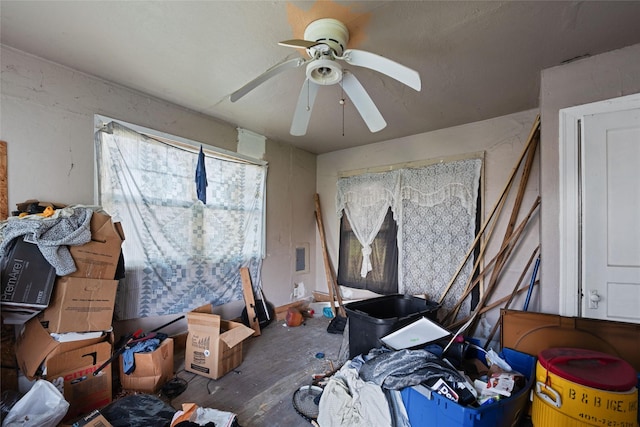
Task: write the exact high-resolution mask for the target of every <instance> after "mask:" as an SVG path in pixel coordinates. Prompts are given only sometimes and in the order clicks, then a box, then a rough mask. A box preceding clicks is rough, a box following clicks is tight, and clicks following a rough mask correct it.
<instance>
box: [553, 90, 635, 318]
mask: <svg viewBox="0 0 640 427" xmlns="http://www.w3.org/2000/svg"><path fill="white" fill-rule="evenodd" d="M634 108H640V93H636V94H633V95H627V96H622V97H619V98H613V99H608V100H605V101H598V102H593V103H589V104H584V105H578V106H576V107H569V108H564V109H561V110H560V112H559V115H560V117H559V136H560V141H559V166H560V171H559V172H560V173H559V180H560V182H559V197H560V221H559V223H560V224H559V225H560V284H559V285H560V286H559V288H560V306H559V311H560V315H562V316H572V317H582V304H581V295H582V273H583V266H582V259H583V256H584V253H583V246H582V175H584V171H583V170H582V164H583V161H584V159H583V158H582V156H583V153H582V150H581V127H582V125H583V120H582V119H583V118H584V116H587V115H591V114H601V113H611V112H615V111H624V110H630V109H634Z"/></svg>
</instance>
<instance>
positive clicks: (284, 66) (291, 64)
mask: <svg viewBox="0 0 640 427" xmlns="http://www.w3.org/2000/svg"><path fill="white" fill-rule="evenodd" d="M306 62H307V60H305V59H304V58H293V59H289V60H287V61H284V62H281V63H279V64H276V65H274V66H273V67H271V68H269V69H268V70H267V71H265V72H264V73H262V74H260V75H259V76H258V77H256V78H255V79H253V80H251V81H250V82H249V83H247V84H246V85H244V86H242V87H241V88H240V89H238V90H236V91H235V92H233V93H232V94H231V95H229V99H230V100H231V102H236V101H237V100H238V99H240V98H242V97H243V96H245V95H246V94H247V93H249V92H251V91H252V90H253V89H255V88H256V87H258V86H260V85H261V84H262V83H264V82H265V81H267V80H269V79H270V78H271V77H273V76H275V75H277V74H280V73H281V72H283V71H286V70H289V69H291V68H298V67H300V66H302V65H303V64H304V63H306Z"/></svg>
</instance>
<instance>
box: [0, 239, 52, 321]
mask: <svg viewBox="0 0 640 427" xmlns="http://www.w3.org/2000/svg"><path fill="white" fill-rule="evenodd" d="M0 271H1V274H2V278H1V279H0V282H1V285H2V300H1V302H2V305H3V306H15V307H20V308H25V307H31V308H34V309H40V310H42V309H44V308H46V307H47V306H48V305H49V299H50V298H51V291H52V290H53V285H54V282H55V279H56V271H55V269H54V268H53V266H52V265H51V264H49V262H48V261H47V260H46V259H45V258H44V256H42V253H41V252H40V249H39V248H38V246H37V245H35V244H34V243H30V242H29V237H28V236H27V235H25V236H20V237H16V238H15V239H13V240H12V241H11V243H10V244H9V248H8V250H7V252H6V254H5V256H4V257H2V260H1V262H0Z"/></svg>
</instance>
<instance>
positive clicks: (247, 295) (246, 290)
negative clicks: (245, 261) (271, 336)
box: [240, 267, 260, 337]
mask: <svg viewBox="0 0 640 427" xmlns="http://www.w3.org/2000/svg"><path fill="white" fill-rule="evenodd" d="M240 277H242V293H243V294H244V304H245V306H246V307H247V318H248V319H249V327H250V328H251V329H253V330H254V332H253V336H254V337H257V336H259V335H260V322H259V321H258V315H257V313H256V301H255V298H254V297H253V286H252V285H251V275H250V274H249V269H248V268H247V267H242V268H241V269H240Z"/></svg>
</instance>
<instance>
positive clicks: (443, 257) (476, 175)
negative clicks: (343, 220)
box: [336, 159, 482, 313]
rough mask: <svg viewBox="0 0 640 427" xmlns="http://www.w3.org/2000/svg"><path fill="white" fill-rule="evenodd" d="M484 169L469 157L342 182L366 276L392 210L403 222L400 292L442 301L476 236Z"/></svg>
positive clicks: (340, 204)
mask: <svg viewBox="0 0 640 427" xmlns="http://www.w3.org/2000/svg"><path fill="white" fill-rule="evenodd" d="M481 167H482V159H467V160H460V161H453V162H447V163H438V164H434V165H430V166H426V167H422V168H411V169H398V170H393V171H389V172H381V173H367V174H363V175H357V176H353V177H347V178H341V179H339V180H338V188H337V193H336V206H337V211H338V215H342V213H343V212H344V214H345V215H347V218H348V219H349V223H350V224H351V226H352V228H353V231H354V234H355V235H356V237H357V238H358V241H359V242H360V244H361V245H362V254H363V263H362V264H363V268H362V271H361V275H362V276H363V277H366V275H367V273H368V272H369V271H371V262H370V260H369V259H368V256H369V254H370V245H371V243H372V242H373V239H374V238H375V236H376V234H377V233H378V231H379V229H380V225H381V224H382V220H383V219H384V216H385V214H386V212H387V210H388V209H389V208H391V209H392V211H393V214H394V219H395V220H396V222H397V224H398V239H397V240H398V249H399V258H400V261H399V264H400V265H399V266H398V276H399V277H398V286H399V291H400V292H402V293H407V294H423V293H427V294H428V295H429V296H430V298H431V299H435V300H437V299H439V297H440V293H441V292H442V291H443V290H444V287H445V286H446V285H447V284H448V282H449V281H450V280H451V278H452V277H453V275H454V273H455V271H456V270H457V268H458V267H459V264H460V262H461V260H462V259H463V258H464V255H465V254H466V252H467V250H468V249H469V247H470V245H471V243H472V242H473V240H474V238H475V224H476V210H477V206H476V205H477V197H478V188H479V179H480V170H481ZM365 265H366V268H365ZM471 267H472V261H471V262H468V263H467V265H466V266H465V268H464V269H463V271H462V272H461V274H460V275H459V277H458V279H457V280H456V282H455V283H454V286H453V287H452V291H451V292H449V294H448V295H449V297H448V298H447V299H445V301H444V303H443V306H445V307H449V306H451V305H453V304H454V303H455V300H457V296H456V295H458V296H459V294H460V293H461V289H460V287H461V286H462V285H463V284H464V283H466V280H467V278H468V275H469V274H470V273H471ZM452 300H453V302H452ZM467 310H468V309H467ZM463 311H465V308H464V307H463V308H462V310H461V313H462V312H463Z"/></svg>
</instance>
